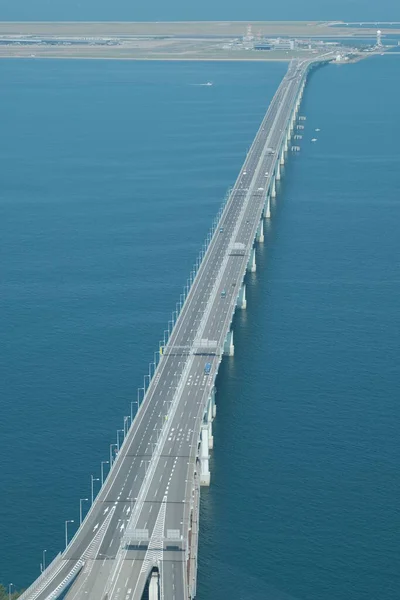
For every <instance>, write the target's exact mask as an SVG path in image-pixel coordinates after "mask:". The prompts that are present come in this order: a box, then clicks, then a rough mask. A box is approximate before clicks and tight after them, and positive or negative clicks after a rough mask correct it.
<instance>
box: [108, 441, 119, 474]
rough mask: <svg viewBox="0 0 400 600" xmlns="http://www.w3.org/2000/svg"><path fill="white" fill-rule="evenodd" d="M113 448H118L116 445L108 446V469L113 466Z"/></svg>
mask: <svg viewBox="0 0 400 600" xmlns="http://www.w3.org/2000/svg"><path fill="white" fill-rule="evenodd" d="M113 448H118V446H117V444H110V469H111V467H112V465H113V462H114V461H113V450H112V449H113Z"/></svg>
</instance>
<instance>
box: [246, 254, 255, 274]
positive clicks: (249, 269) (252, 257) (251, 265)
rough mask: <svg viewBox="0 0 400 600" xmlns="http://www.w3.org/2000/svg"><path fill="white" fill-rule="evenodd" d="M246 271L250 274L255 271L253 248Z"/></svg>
mask: <svg viewBox="0 0 400 600" xmlns="http://www.w3.org/2000/svg"><path fill="white" fill-rule="evenodd" d="M247 270H248V271H249V272H250V273H255V271H256V251H255V249H254V248H252V250H251V252H250V258H249V262H248V263H247Z"/></svg>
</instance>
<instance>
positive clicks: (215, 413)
mask: <svg viewBox="0 0 400 600" xmlns="http://www.w3.org/2000/svg"><path fill="white" fill-rule="evenodd" d="M211 407H212V409H211V410H212V418H213V419H215V417H216V415H217V405H216V403H215V387H213V389H212V392H211Z"/></svg>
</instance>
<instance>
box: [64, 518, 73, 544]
mask: <svg viewBox="0 0 400 600" xmlns="http://www.w3.org/2000/svg"><path fill="white" fill-rule="evenodd" d="M68 523H74V520H73V519H69V520H68V521H65V549H67V546H68Z"/></svg>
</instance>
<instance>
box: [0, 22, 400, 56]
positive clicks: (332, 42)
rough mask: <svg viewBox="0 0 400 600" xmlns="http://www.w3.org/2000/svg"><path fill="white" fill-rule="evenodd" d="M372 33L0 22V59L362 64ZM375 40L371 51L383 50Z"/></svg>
mask: <svg viewBox="0 0 400 600" xmlns="http://www.w3.org/2000/svg"><path fill="white" fill-rule="evenodd" d="M361 25H362V26H361ZM377 27H378V24H376V23H364V24H356V23H343V22H322V21H321V22H320V21H249V22H245V21H176V22H172V21H171V22H157V23H151V22H148V23H145V22H109V23H107V22H53V23H52V22H21V23H17V22H4V21H3V22H0V58H81V59H82V58H91V59H93V58H99V59H118V60H220V61H289V60H291V59H293V58H301V59H302V58H306V59H307V58H312V57H313V56H315V55H316V54H320V53H321V52H327V51H331V52H332V51H335V50H337V53H338V54H340V55H341V56H342V55H352V56H354V55H358V56H359V57H360V58H365V52H366V51H367V50H366V48H360V41H359V40H360V39H365V37H367V38H369V39H371V40H372V42H371V43H372V46H373V44H374V39H375V37H376V35H377ZM379 27H380V29H379V35H380V36H381V37H383V38H384V37H385V35H387V34H388V33H389V32H390V34H397V33H400V24H398V29H397V25H396V28H393V27H392V28H391V29H387V28H385V24H384V23H382V24H379ZM381 37H379V43H378V44H377V48H376V50H378V49H379V50H380V49H381V48H383V46H382V45H381V43H380V40H381ZM378 46H379V48H378ZM386 49H387V47H386ZM368 51H369V52H371V48H370V49H369V50H368Z"/></svg>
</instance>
